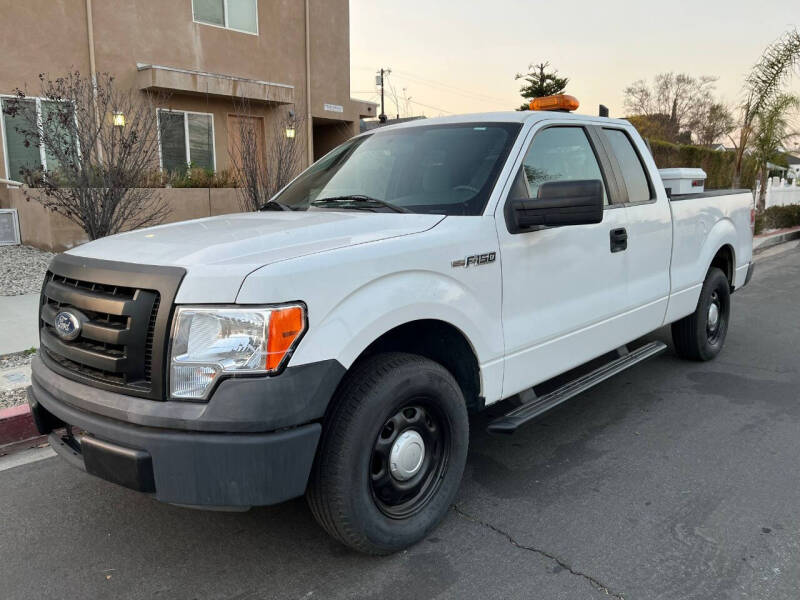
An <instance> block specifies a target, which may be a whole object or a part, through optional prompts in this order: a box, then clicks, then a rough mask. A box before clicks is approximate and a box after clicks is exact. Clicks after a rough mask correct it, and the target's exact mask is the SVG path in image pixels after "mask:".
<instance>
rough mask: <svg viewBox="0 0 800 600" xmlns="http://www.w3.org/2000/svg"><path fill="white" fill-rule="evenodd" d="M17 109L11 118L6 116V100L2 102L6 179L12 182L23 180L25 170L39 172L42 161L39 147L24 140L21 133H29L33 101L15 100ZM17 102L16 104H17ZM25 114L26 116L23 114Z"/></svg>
mask: <svg viewBox="0 0 800 600" xmlns="http://www.w3.org/2000/svg"><path fill="white" fill-rule="evenodd" d="M14 102H15V105H16V106H18V107H19V109H18V110H17V112H16V113H15V114H14V115H13V116H12V115H8V114H6V112H5V111H6V109H7V108H8V100H3V101H2V107H3V125H4V127H5V134H6V159H7V160H8V177H9V178H10V179H14V180H20V179H22V178H23V173H24V172H25V171H26V170H27V169H31V170H39V169H41V168H42V159H41V155H40V153H39V145H38V143H36V141H35V140H31V139H30V138H27V139H26V136H25V135H24V134H23V133H22V132H23V131H30V128H31V123H32V119H35V117H34V116H32V115H35V114H36V101H35V100H20V101H17V100H15V101H14ZM17 102H18V104H17ZM25 113H27V114H25Z"/></svg>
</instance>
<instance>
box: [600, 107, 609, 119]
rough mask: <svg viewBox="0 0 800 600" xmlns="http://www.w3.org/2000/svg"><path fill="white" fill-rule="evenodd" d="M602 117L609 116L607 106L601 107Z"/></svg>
mask: <svg viewBox="0 0 800 600" xmlns="http://www.w3.org/2000/svg"><path fill="white" fill-rule="evenodd" d="M600 116H601V117H607V116H608V107H607V106H606V105H605V104H601V105H600Z"/></svg>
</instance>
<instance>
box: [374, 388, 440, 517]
mask: <svg viewBox="0 0 800 600" xmlns="http://www.w3.org/2000/svg"><path fill="white" fill-rule="evenodd" d="M450 435H451V432H450V427H449V424H448V422H447V420H446V419H443V418H442V416H441V415H440V411H439V409H438V407H437V406H436V404H435V403H434V402H431V400H430V399H429V398H415V399H414V400H413V401H412V402H411V403H409V404H408V405H406V406H403V407H401V408H400V409H399V410H398V411H397V412H396V413H395V414H393V415H392V416H391V417H390V418H389V419H387V420H386V422H385V423H384V424H383V426H382V427H381V431H380V433H379V434H378V436H377V438H376V439H375V444H374V445H373V448H372V460H371V461H370V488H371V491H372V496H373V498H374V500H375V503H376V504H377V506H378V508H380V510H381V511H382V512H383V513H384V514H385V515H386V516H388V517H391V518H393V519H404V518H407V517H409V516H411V515H413V514H414V513H415V512H417V511H418V510H420V509H421V508H422V507H424V506H425V504H426V503H427V502H428V499H429V498H430V496H431V495H432V494H435V493H436V490H437V489H438V487H439V484H440V483H441V481H442V473H443V472H444V470H445V468H446V466H447V460H448V459H449V455H450V452H449V438H450Z"/></svg>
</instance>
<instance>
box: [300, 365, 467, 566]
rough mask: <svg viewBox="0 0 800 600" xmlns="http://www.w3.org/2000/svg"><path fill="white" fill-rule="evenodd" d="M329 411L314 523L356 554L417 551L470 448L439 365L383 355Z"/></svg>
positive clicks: (315, 478) (313, 494)
mask: <svg viewBox="0 0 800 600" xmlns="http://www.w3.org/2000/svg"><path fill="white" fill-rule="evenodd" d="M334 402H335V405H334V408H333V410H332V412H331V414H330V415H329V417H328V418H327V420H326V422H325V425H324V428H323V434H322V440H321V442H320V447H319V450H318V452H317V460H316V462H315V464H314V470H313V473H312V476H311V481H310V484H309V490H308V502H309V506H310V507H311V511H312V513H313V514H314V517H315V518H316V519H317V521H318V522H319V523H320V525H322V526H323V527H324V528H325V530H326V531H327V532H328V533H330V534H331V535H332V536H333V537H335V538H336V539H338V540H340V541H341V542H342V543H344V544H346V545H347V546H350V547H351V548H353V549H355V550H359V551H361V552H367V553H370V554H388V553H391V552H395V551H397V550H401V549H403V548H405V547H407V546H409V545H411V544H414V543H415V542H418V541H419V540H421V539H422V538H424V537H425V536H426V535H427V534H428V533H429V532H430V531H431V530H432V529H433V528H434V527H435V526H436V525H437V524H438V523H439V521H440V520H441V519H442V517H443V516H444V515H445V514H446V513H447V510H448V508H449V506H450V504H451V502H452V500H453V498H454V496H455V494H456V492H457V491H458V486H459V483H460V481H461V475H462V473H463V470H464V464H465V463H466V456H467V445H468V441H469V424H468V421H467V410H466V406H465V403H464V397H463V395H462V393H461V389H460V388H459V386H458V384H457V383H456V381H455V379H453V376H452V375H451V374H450V372H449V371H447V369H445V368H444V367H442V366H441V365H440V364H438V363H435V362H433V361H431V360H428V359H426V358H423V357H420V356H416V355H411V354H401V353H387V354H379V355H376V356H373V357H370V358H368V359H366V360H365V361H364V362H363V363H361V364H359V365H357V366H356V368H355V369H354V370H353V371H352V372H351V373H350V374H349V375H348V378H347V380H346V381H345V382H344V384H343V386H342V389H341V390H340V392H339V394H338V395H337V398H335V399H334Z"/></svg>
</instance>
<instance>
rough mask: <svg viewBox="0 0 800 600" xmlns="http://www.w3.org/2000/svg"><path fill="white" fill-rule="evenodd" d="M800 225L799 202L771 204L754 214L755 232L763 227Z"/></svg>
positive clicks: (773, 227)
mask: <svg viewBox="0 0 800 600" xmlns="http://www.w3.org/2000/svg"><path fill="white" fill-rule="evenodd" d="M798 225H800V204H792V205H789V206H772V207H770V208H768V209H767V210H765V211H764V212H762V213H760V214H758V215H756V234H759V233H761V232H762V231H764V230H765V229H784V228H786V227H797V226H798Z"/></svg>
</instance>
